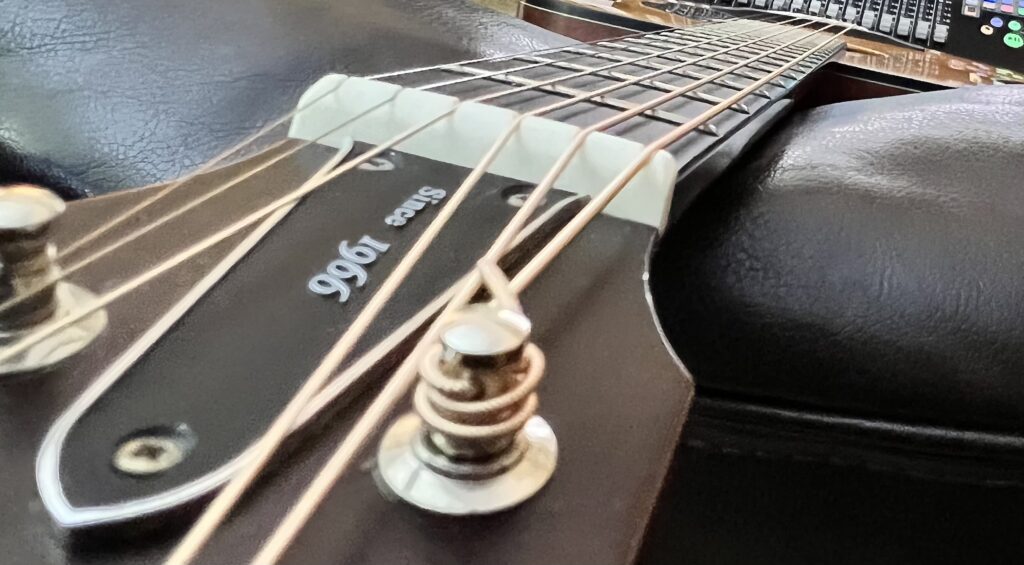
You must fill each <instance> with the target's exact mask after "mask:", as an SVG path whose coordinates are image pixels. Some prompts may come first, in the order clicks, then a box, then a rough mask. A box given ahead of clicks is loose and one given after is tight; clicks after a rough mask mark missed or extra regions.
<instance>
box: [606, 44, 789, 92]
mask: <svg viewBox="0 0 1024 565" xmlns="http://www.w3.org/2000/svg"><path fill="white" fill-rule="evenodd" d="M626 41H630V42H631V43H642V44H645V45H646V44H648V43H649V42H647V41H644V40H643V39H639V38H630V39H627V40H626ZM659 47H660V46H659ZM637 49H641V48H637ZM738 49H739V48H738V47H731V48H730V50H731V51H736V50H738ZM754 52H755V53H760V52H759V51H756V50H755V51H754ZM683 53H686V54H688V55H689V54H690V52H689V51H687V50H686V49H684V50H683ZM666 58H668V59H670V58H672V57H666ZM716 58H717V59H721V60H722V61H725V62H727V63H735V62H737V61H740V60H742V59H740V58H737V57H735V56H734V55H732V54H730V53H722V54H721V55H718V56H717V57H716ZM776 61H777V60H776ZM776 64H778V63H776ZM747 66H748V67H749V68H752V69H755V70H759V71H764V72H765V73H770V72H772V70H774V67H772V66H771V65H766V64H765V63H762V62H760V61H758V62H754V63H750V64H748V65H747ZM766 66H767V68H765V67H766ZM737 74H738V73H737ZM741 76H742V75H741ZM782 76H784V77H786V78H788V79H792V80H796V79H797V78H798V77H797V76H796V75H794V74H793V73H791V72H789V71H787V72H785V73H782ZM776 86H784V85H783V84H782V83H781V82H779V83H776Z"/></svg>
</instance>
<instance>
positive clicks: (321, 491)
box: [251, 26, 849, 565]
mask: <svg viewBox="0 0 1024 565" xmlns="http://www.w3.org/2000/svg"><path fill="white" fill-rule="evenodd" d="M830 27H833V26H828V27H826V28H824V29H826V30H827V29H829V28H830ZM846 30H849V28H846V29H845V30H844V32H843V33H845V31H846ZM813 33H818V32H817V31H815V32H812V34H813ZM833 41H834V38H829V39H828V40H826V41H825V42H823V43H821V44H820V45H818V46H815V47H814V48H813V49H809V50H808V52H807V53H806V54H805V55H803V56H802V57H806V56H807V55H809V54H810V53H811V52H816V51H818V50H819V49H824V48H826V47H827V46H828V45H830V44H832V42H833ZM801 60H802V58H797V59H794V62H799V61H801ZM790 64H793V63H790ZM783 68H785V67H783ZM768 76H769V77H770V76H771V75H768ZM762 80H763V82H760V83H754V84H752V85H751V86H749V87H747V88H746V89H744V90H743V91H740V92H738V93H737V94H735V95H734V98H735V99H736V100H729V101H727V102H726V103H723V104H722V105H721V106H720V107H715V108H712V109H711V110H709V111H707V112H705V113H704V114H702V117H703V116H707V118H704V119H701V118H696V119H695V120H693V121H692V122H691V123H690V124H686V125H683V126H679V128H677V129H675V130H673V131H672V132H670V134H668V135H666V136H664V137H662V138H661V139H659V140H658V141H657V142H655V143H654V144H651V145H648V146H647V147H646V148H645V150H644V152H643V153H642V154H641V155H640V156H639V157H638V158H637V159H635V160H634V161H633V163H632V164H631V165H630V166H629V167H628V168H627V169H626V170H624V171H623V173H622V174H620V175H619V176H618V177H616V178H615V179H614V180H613V181H612V182H611V183H610V184H609V185H608V186H606V187H605V188H604V189H603V190H601V192H600V193H599V194H598V195H597V196H596V197H595V198H593V199H592V200H591V201H590V202H589V203H588V204H587V205H586V206H585V207H584V208H583V210H582V211H581V212H579V213H578V214H576V215H575V216H574V217H573V218H572V219H570V220H569V222H568V223H567V224H566V225H565V226H564V227H563V228H562V229H561V230H559V231H558V232H557V233H556V234H555V236H554V238H553V239H551V240H550V241H549V242H548V243H547V244H546V245H545V246H544V247H543V248H542V249H541V250H540V251H539V252H538V253H537V254H536V255H535V256H534V257H533V259H531V260H530V262H529V263H527V265H526V266H525V267H524V268H523V269H522V270H520V272H519V273H518V274H517V275H516V276H515V277H514V278H513V279H512V281H511V283H510V289H511V290H512V291H513V292H515V293H516V294H519V293H521V292H522V291H523V290H524V289H525V288H526V287H527V286H529V285H530V284H531V283H532V282H533V280H534V279H536V277H537V276H538V275H539V274H540V272H541V271H543V270H544V269H545V268H546V267H547V266H548V264H550V262H551V261H553V260H554V258H555V257H557V256H558V254H559V253H560V252H561V251H562V250H563V249H564V248H565V247H566V246H567V245H568V244H569V243H571V242H572V241H573V240H574V239H575V238H576V237H577V236H578V235H579V233H580V232H581V231H582V230H583V228H584V227H586V226H587V225H588V224H589V223H590V222H591V221H592V220H593V219H594V218H595V217H597V215H598V214H600V213H601V211H602V210H603V209H604V207H605V206H607V205H608V203H609V202H610V201H611V200H612V199H613V198H614V197H615V196H616V195H617V194H618V193H619V192H620V191H621V190H622V188H623V187H624V186H626V184H627V183H628V182H629V180H630V179H632V178H633V177H634V176H636V174H637V173H638V172H639V171H640V170H641V168H642V167H643V165H644V164H645V163H646V162H647V161H649V160H650V159H651V158H652V157H653V155H654V153H655V152H657V151H660V150H661V149H663V148H664V147H666V146H667V145H669V144H671V143H674V142H675V141H677V140H678V138H679V137H682V136H685V135H686V134H687V133H689V131H692V128H693V127H695V126H696V125H699V123H694V122H706V121H707V120H708V119H710V118H712V117H714V116H715V115H717V113H720V112H722V111H724V106H726V105H727V104H728V102H733V101H737V100H739V99H741V98H742V97H743V96H745V95H747V94H749V93H750V92H752V91H754V90H755V89H756V88H758V87H759V86H761V85H762V84H763V83H766V82H768V80H767V77H766V78H765V79H762ZM688 128H689V129H688ZM549 174H550V173H549ZM543 197H544V193H543V192H541V190H540V189H539V188H538V189H537V190H534V192H533V193H531V195H530V197H528V198H527V203H526V204H524V206H523V208H521V209H520V211H519V212H517V213H516V214H515V215H514V216H513V218H512V220H510V222H509V224H507V225H506V226H505V229H503V230H502V233H501V234H499V236H498V238H497V240H496V241H495V243H494V244H492V246H491V248H490V249H488V251H487V252H486V253H485V254H484V257H483V260H482V261H484V260H489V259H492V258H493V257H494V256H497V257H500V256H501V254H502V253H504V252H505V248H504V246H503V245H499V242H502V241H503V240H505V239H508V238H506V237H503V236H504V235H505V232H507V231H508V230H509V228H510V227H511V226H514V225H516V222H517V220H520V219H521V217H522V216H525V215H527V214H529V213H530V212H531V208H529V206H530V204H534V205H535V204H536V203H539V199H541V198H543ZM493 263H494V261H493V260H490V261H489V262H488V264H493ZM470 278H471V280H470V281H469V283H468V284H465V285H463V286H462V287H461V288H460V289H459V290H458V292H457V293H456V295H455V297H454V298H453V299H452V301H451V302H449V303H448V305H447V306H446V307H445V309H444V311H443V312H442V313H441V314H440V315H439V316H438V318H437V319H435V320H434V322H432V323H431V324H430V326H429V327H428V328H427V330H426V332H425V334H424V336H423V337H421V338H420V339H419V340H418V341H417V343H416V345H415V346H414V348H413V350H412V352H411V353H409V354H408V355H407V356H406V358H405V359H404V360H403V361H402V363H401V364H400V365H399V367H398V369H397V370H396V371H395V373H394V374H393V375H392V377H391V378H390V379H388V380H387V382H386V383H385V384H384V387H383V389H382V390H381V391H380V393H378V394H377V396H376V397H375V398H374V399H373V400H372V401H371V402H370V404H369V406H368V407H367V408H366V410H365V411H364V412H363V414H362V415H361V416H360V417H359V418H358V419H357V420H356V422H355V423H354V424H353V425H352V427H351V428H350V429H349V432H348V433H347V434H346V435H345V437H344V438H343V439H342V440H341V442H340V443H339V444H338V446H337V447H336V448H335V450H334V452H333V453H332V454H331V456H330V457H329V458H328V460H327V462H326V463H325V464H324V465H322V466H321V467H320V470H319V472H318V473H317V474H316V476H315V478H314V479H313V480H312V482H310V483H309V484H308V486H307V488H306V489H305V490H304V491H303V493H302V494H301V495H300V496H299V498H298V499H297V500H296V502H295V503H294V504H293V505H292V507H291V508H290V509H289V510H288V512H287V513H286V515H285V516H284V518H283V519H282V520H281V521H280V522H279V523H278V525H277V527H276V528H275V529H274V532H273V533H272V534H271V535H270V537H269V538H267V540H266V541H265V542H264V544H263V545H262V547H261V548H260V550H259V552H258V553H257V554H256V556H255V557H254V558H253V560H252V561H251V563H260V564H261V565H272V564H274V563H277V562H278V561H279V560H280V558H281V557H282V556H283V555H284V553H285V551H287V549H288V548H289V547H290V546H291V544H292V542H293V541H294V540H295V538H296V536H297V535H298V534H299V532H300V531H301V529H302V528H303V527H304V525H305V524H306V523H307V521H308V520H309V518H310V517H312V515H313V513H314V512H316V510H317V508H318V507H319V505H320V504H321V503H322V502H323V501H324V499H325V498H326V497H327V495H328V494H329V492H330V491H331V489H332V488H333V487H334V485H335V484H336V482H337V480H338V478H340V476H341V475H342V474H343V473H344V472H345V471H346V470H347V469H348V468H349V466H350V465H351V463H352V461H353V459H354V458H355V457H356V456H357V455H358V454H359V452H360V451H361V449H362V448H363V447H364V446H365V443H366V442H367V441H368V440H369V438H370V437H371V436H372V434H373V432H374V431H375V430H377V429H379V426H380V424H381V422H382V421H383V420H384V418H386V417H387V415H388V414H390V413H391V411H392V410H393V408H394V406H395V405H396V404H397V403H398V402H399V401H400V400H401V399H402V398H404V397H405V396H406V395H407V394H408V391H409V389H410V388H411V387H412V385H413V384H414V383H415V380H416V373H417V372H416V366H417V364H418V362H419V361H420V359H421V358H422V356H423V354H424V352H425V349H426V348H427V347H428V346H429V345H430V344H431V343H433V340H435V339H436V336H437V332H438V330H439V328H440V325H441V323H442V322H443V321H444V320H445V319H446V318H447V316H448V315H449V314H450V313H451V311H452V310H453V309H454V308H457V307H459V306H462V305H463V304H465V303H467V302H468V301H469V300H470V299H471V298H472V296H473V294H475V293H476V291H477V290H478V289H479V286H480V284H481V275H480V272H479V271H478V270H474V271H473V274H472V275H471V277H470Z"/></svg>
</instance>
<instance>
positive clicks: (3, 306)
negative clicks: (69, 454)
mask: <svg viewBox="0 0 1024 565" xmlns="http://www.w3.org/2000/svg"><path fill="white" fill-rule="evenodd" d="M699 27H704V26H699ZM654 34H657V35H662V34H664V32H654ZM635 35H651V34H650V33H646V34H645V33H640V34H635ZM629 37H632V36H627V38H629ZM616 39H621V38H616ZM606 41H608V40H596V41H594V42H590V43H576V44H573V46H570V47H567V48H575V46H577V45H596V46H598V47H601V48H607V49H608V50H616V49H619V48H618V47H617V46H605V45H601V44H602V43H605V42H606ZM713 41H715V39H710V40H705V41H699V42H697V43H692V44H688V45H684V46H682V47H678V48H672V49H669V50H665V51H662V52H661V53H655V52H649V53H645V54H643V56H641V57H636V58H633V59H630V60H626V61H620V62H618V63H616V64H615V65H610V66H607V67H605V68H612V67H615V66H620V65H628V64H631V63H637V62H641V61H643V60H646V59H650V58H653V57H658V56H661V55H666V54H671V53H674V52H677V51H680V50H682V49H688V48H692V47H696V46H699V45H703V44H705V43H710V42H713ZM567 48H563V49H567ZM521 56H522V55H515V56H507V57H503V58H502V60H511V59H514V58H516V57H521ZM583 57H588V55H587V54H586V53H577V54H574V55H573V56H571V57H568V58H565V59H560V60H558V61H556V62H566V61H571V60H574V59H578V58H583ZM465 64H466V63H454V64H452V63H448V64H445V65H438V66H437V67H433V68H431V70H441V71H448V72H459V71H457V70H456V67H457V66H460V65H465ZM545 66H551V67H553V68H557V67H555V65H554V64H553V63H552V62H551V61H549V60H541V61H540V62H537V63H531V64H528V65H522V66H519V67H513V68H510V69H502V70H496V71H486V72H484V73H482V74H478V75H475V76H468V77H462V78H458V79H450V80H447V81H441V82H437V83H433V84H429V85H424V86H419V87H410V88H416V89H419V90H431V89H437V88H443V87H446V86H453V85H456V84H461V83H466V82H472V81H476V80H482V79H488V78H493V77H497V76H500V75H502V74H507V73H510V72H521V71H523V70H529V69H534V68H539V67H545ZM601 70H604V69H595V72H596V71H601ZM666 72H669V71H667V70H666ZM579 76H581V75H580V74H579V73H577V74H573V75H567V76H563V77H556V79H553V81H552V82H559V81H562V80H568V79H572V78H578V77H579ZM348 78H349V77H346V78H345V79H344V80H342V82H341V83H339V84H338V85H337V86H336V87H335V88H333V89H331V90H330V91H328V92H326V93H323V94H321V95H318V96H317V97H316V98H314V99H313V100H311V101H309V102H308V103H306V104H304V105H303V106H301V107H300V108H299V109H297V110H295V111H293V112H291V113H289V114H288V115H287V116H286V117H285V118H282V119H281V120H278V121H276V122H275V123H274V125H273V127H279V126H280V125H281V124H283V123H284V121H285V120H287V119H288V118H290V117H293V116H294V115H296V114H297V113H298V112H299V111H301V109H304V108H308V107H309V106H311V105H312V104H314V103H316V102H317V101H319V100H321V99H323V98H324V97H326V96H328V95H329V94H331V93H333V92H335V91H337V90H338V89H339V88H341V86H342V84H343V83H344V82H345V81H346V80H347V79H348ZM536 86H538V85H533V86H531V88H535V87H536ZM539 86H542V85H539ZM523 90H528V89H523V88H516V89H512V90H509V91H506V92H500V93H496V94H494V95H491V96H489V97H485V98H484V99H483V100H481V101H484V100H492V99H494V98H498V97H501V96H506V95H509V94H514V93H517V92H521V91H523ZM389 101H390V99H388V100H384V101H382V102H380V103H379V104H378V105H376V106H374V107H371V108H369V109H367V110H365V111H364V112H363V113H361V114H359V115H357V116H354V117H352V118H350V119H349V120H347V121H346V122H343V123H341V124H339V125H337V126H335V127H333V128H331V129H330V130H329V131H327V132H326V133H324V134H322V135H320V136H319V137H317V138H316V139H313V140H309V141H306V142H303V143H301V144H297V145H296V146H295V147H293V148H290V149H288V150H287V151H285V152H283V153H281V154H279V155H275V156H274V157H273V158H272V159H270V160H268V161H267V162H265V163H262V164H261V165H259V166H257V167H255V168H253V169H250V170H248V171H245V172H243V173H241V174H239V175H237V176H235V177H234V178H232V179H230V180H228V181H226V182H224V183H223V184H221V185H220V186H218V187H217V188H214V189H212V190H210V191H208V192H206V193H204V194H203V195H201V196H199V197H197V198H195V199H192V200H190V201H189V202H187V203H186V204H184V205H182V206H181V207H179V208H178V209H176V210H174V211H172V212H170V213H168V214H166V215H164V216H161V217H160V218H157V219H156V220H154V221H152V222H150V223H149V224H147V225H144V226H141V227H139V228H137V229H136V230H134V231H132V232H130V233H128V234H126V235H124V236H122V237H121V238H119V239H118V240H116V241H114V242H112V243H110V244H108V245H107V246H105V247H102V248H100V249H99V250H97V251H94V252H93V253H91V254H90V255H88V256H86V257H85V258H83V259H81V260H79V261H77V262H76V263H74V264H72V265H70V266H67V267H64V268H63V269H60V270H58V272H57V273H56V274H55V275H53V276H50V277H47V279H46V280H44V281H42V282H40V283H38V284H37V285H36V286H35V287H32V288H28V289H24V290H23V291H21V292H20V293H18V295H16V296H13V297H11V298H8V299H7V300H6V301H4V302H0V313H2V312H4V311H5V310H7V309H8V308H10V307H12V306H14V305H16V304H19V303H21V302H23V301H25V300H27V299H28V298H30V297H32V296H34V295H35V294H37V293H38V292H40V291H42V290H44V289H46V288H49V287H50V285H52V284H54V283H56V282H58V281H61V280H64V279H66V278H67V277H69V276H71V275H72V274H74V273H76V272H78V271H79V270H81V269H83V268H85V267H86V266H88V265H90V264H92V263H93V262H95V261H97V260H98V259H100V258H102V257H104V256H106V255H108V254H109V253H112V252H113V251H116V250H117V249H119V248H121V247H123V246H124V245H127V244H129V243H131V242H132V241H135V240H136V239H138V238H139V237H141V236H143V235H145V234H146V233H149V232H150V231H152V230H154V229H156V228H158V227H160V226H161V225H164V224H166V223H167V222H169V221H171V220H173V219H174V218H176V217H178V216H181V215H182V214H184V213H186V212H188V211H189V210H192V209H195V208H197V207H199V206H200V205H202V204H203V203H205V202H206V201H208V200H210V199H212V198H214V197H215V196H217V195H219V194H222V193H223V192H224V191H226V190H228V189H230V188H232V187H234V186H237V185H238V184H239V183H241V182H243V181H245V180H247V179H249V178H251V177H253V176H255V175H256V174H257V173H260V172H262V171H264V170H266V169H267V168H269V167H271V166H273V165H274V164H276V163H278V162H280V161H282V160H283V159H286V158H287V157H289V156H291V155H293V154H295V153H296V152H298V151H300V150H302V149H303V148H305V147H307V146H309V145H310V144H313V143H315V142H317V141H319V140H320V139H322V138H324V137H326V136H329V135H331V134H332V133H334V132H336V131H338V130H340V129H341V128H343V127H344V126H346V125H348V123H351V122H352V121H355V120H357V119H359V118H360V117H362V116H363V115H365V114H368V113H370V112H372V111H374V110H376V109H378V108H380V107H382V106H384V105H386V104H387V103H388V102H389ZM474 101H476V100H474ZM269 128H270V126H268V128H264V129H265V130H266V131H270V129H269ZM263 133H265V131H261V132H258V133H257V134H256V136H258V135H262V134H263ZM256 138H257V137H254V136H251V139H249V140H248V141H247V142H243V144H239V145H237V146H236V147H234V148H231V149H229V150H228V151H226V152H225V153H224V154H222V157H218V158H215V159H214V161H212V162H211V163H210V164H208V165H205V166H204V167H203V168H201V169H200V171H198V172H196V173H193V174H191V175H189V176H187V177H185V178H184V179H181V180H179V181H176V182H174V183H172V184H170V185H168V186H167V187H165V188H162V189H160V190H159V191H158V192H157V193H155V194H153V195H152V196H150V197H147V198H146V199H145V200H143V201H141V202H139V203H138V204H136V205H135V206H133V207H131V208H129V209H128V210H126V211H125V212H123V213H121V214H119V215H118V216H117V217H115V218H114V219H112V220H111V221H109V222H107V223H105V224H103V225H101V226H100V228H98V229H97V230H95V231H93V232H92V233H90V234H89V235H87V236H85V237H83V238H82V239H79V240H78V241H77V242H75V243H73V244H71V245H70V246H69V247H68V248H66V249H65V251H64V252H63V253H62V254H58V259H60V258H61V257H62V256H63V255H64V254H69V253H71V252H72V251H73V250H75V249H78V248H79V247H80V246H81V245H82V244H84V243H85V242H88V241H93V240H94V239H95V238H96V237H98V236H99V235H101V234H103V233H106V232H107V231H109V230H110V229H112V228H113V227H115V226H116V225H119V224H120V223H121V222H123V221H124V220H126V219H128V218H130V217H133V216H135V215H136V214H138V213H139V212H140V211H142V210H143V209H145V208H147V207H148V206H150V205H151V204H153V203H155V202H156V201H158V200H160V199H162V198H163V197H165V196H167V195H168V194H170V193H171V192H173V191H174V190H176V189H177V188H179V187H181V186H182V185H184V184H185V183H187V182H188V180H190V179H192V178H195V177H196V176H197V175H199V174H201V173H202V172H206V171H208V170H209V168H211V167H212V164H213V163H217V162H219V160H220V159H222V158H224V157H223V156H229V155H232V154H234V153H236V152H237V151H239V150H240V149H242V148H244V147H245V144H246V143H252V142H253V141H254V140H255V139H256ZM282 143H283V142H282ZM276 145H280V143H278V144H275V146H276Z"/></svg>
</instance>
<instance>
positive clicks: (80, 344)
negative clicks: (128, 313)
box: [0, 184, 107, 374]
mask: <svg viewBox="0 0 1024 565" xmlns="http://www.w3.org/2000/svg"><path fill="white" fill-rule="evenodd" d="M64 209H65V204H64V201H63V200H61V199H60V197H58V196H57V195H55V194H53V193H52V192H50V191H48V190H45V189H42V188H39V187H36V186H32V185H27V184H18V185H11V186H5V187H0V353H2V352H3V351H5V350H10V349H11V347H12V346H13V345H14V344H16V343H18V342H19V341H21V340H23V339H26V338H28V337H29V336H33V332H37V331H40V330H42V329H51V330H52V331H45V332H40V333H39V334H36V335H35V336H33V337H32V339H31V341H32V342H33V343H32V345H31V346H29V347H27V348H24V350H23V351H20V352H18V353H17V354H15V355H13V356H10V357H9V358H7V359H4V360H3V361H0V374H12V373H25V372H29V371H34V370H37V369H42V368H45V367H49V366H51V365H54V364H55V363H57V362H59V361H62V360H63V359H66V358H67V357H69V356H71V355H74V354H75V353H77V352H79V351H81V350H82V349H83V348H84V347H85V346H86V345H88V344H89V343H90V342H91V341H92V340H93V339H94V338H95V337H96V336H97V335H99V333H100V332H102V331H103V328H104V327H106V323H107V316H106V313H105V312H104V311H103V310H97V311H96V312H93V313H91V314H89V315H87V316H85V317H83V318H82V319H81V320H77V321H75V322H73V323H69V324H67V325H66V326H65V327H60V328H59V329H53V328H54V326H51V324H59V321H60V320H61V319H62V318H64V317H65V316H67V315H68V314H70V313H71V312H73V311H74V309H75V308H78V307H81V305H83V304H87V303H88V302H89V301H90V300H93V299H94V298H95V297H94V296H93V295H92V293H90V292H89V291H87V290H85V289H83V288H81V287H78V286H76V285H73V284H71V283H68V282H64V281H61V280H60V268H59V267H58V266H57V263H56V259H55V257H56V250H55V249H54V246H53V244H52V243H51V242H50V240H49V232H50V226H51V224H52V222H53V220H55V219H56V218H57V217H58V216H60V215H61V214H62V213H63V212H64ZM40 336H44V337H41V338H40Z"/></svg>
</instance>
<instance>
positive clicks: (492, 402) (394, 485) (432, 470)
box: [377, 269, 558, 515]
mask: <svg viewBox="0 0 1024 565" xmlns="http://www.w3.org/2000/svg"><path fill="white" fill-rule="evenodd" d="M495 270H496V269H495ZM499 272H500V271H499ZM483 275H484V280H485V283H487V282H488V281H487V279H488V276H487V275H488V272H487V271H486V270H485V271H484V272H483ZM500 278H502V279H503V278H504V275H503V274H502V275H501V277H500ZM498 282H499V283H500V282H501V281H498ZM505 282H507V281H505ZM486 286H487V288H488V290H489V291H490V294H491V296H492V297H493V298H492V300H490V301H488V302H482V303H475V304H470V305H467V306H465V307H463V308H461V309H459V310H456V311H455V312H453V313H452V315H450V317H449V318H448V320H447V322H446V323H445V324H444V326H443V328H442V329H441V331H440V334H439V338H440V339H439V340H438V342H437V343H435V344H434V345H433V346H432V347H431V348H430V349H429V350H428V351H427V353H426V355H424V357H423V358H422V359H421V363H420V370H419V373H420V382H419V385H418V386H417V388H416V392H415V393H414V395H413V408H414V410H415V411H414V412H413V413H410V414H406V415H405V416H403V417H401V418H399V419H398V420H397V421H396V422H395V423H394V425H392V427H391V428H390V429H389V430H388V431H387V432H386V433H385V434H384V437H383V439H382V440H381V444H380V448H379V449H378V452H377V463H378V470H379V473H380V476H381V478H382V479H383V481H384V484H386V485H387V486H388V487H389V489H390V490H391V491H392V492H393V493H394V494H396V495H397V496H398V497H399V498H402V499H403V500H405V501H406V502H409V503H410V504H413V505H414V506H418V507H420V508H423V509H425V510H431V511H433V512H438V513H442V514H451V515H467V514H489V513H492V512H498V511H501V510H505V509H507V508H510V507H512V506H515V505H517V504H520V503H522V502H523V501H525V500H527V499H528V498H530V497H532V496H533V495H534V494H536V493H537V492H538V491H540V489H541V488H542V487H543V486H544V485H545V484H546V483H547V482H548V480H549V479H550V478H551V476H552V473H554V470H555V465H556V461H557V458H558V444H557V442H556V440H555V436H554V433H553V432H552V430H551V427H550V426H549V425H548V423H547V422H546V421H544V419H543V418H541V417H540V416H538V415H537V414H536V411H537V407H538V401H537V393H536V388H537V385H538V384H539V383H540V380H541V378H542V376H543V374H544V355H543V353H542V352H541V350H540V349H539V348H538V347H537V346H536V345H535V344H533V343H532V342H530V331H531V324H530V321H529V319H527V317H526V316H525V315H524V314H523V313H522V311H521V309H520V307H519V301H518V299H517V298H516V297H515V296H514V295H512V294H510V291H509V292H504V291H503V289H504V287H505V286H507V285H501V284H493V283H492V284H487V285H486Z"/></svg>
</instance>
